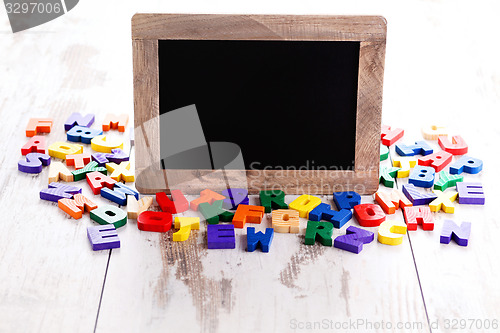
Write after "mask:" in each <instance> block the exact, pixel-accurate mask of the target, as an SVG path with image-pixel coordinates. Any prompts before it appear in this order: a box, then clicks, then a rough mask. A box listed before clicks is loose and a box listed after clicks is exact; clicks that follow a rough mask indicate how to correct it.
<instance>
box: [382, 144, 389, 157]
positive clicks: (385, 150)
mask: <svg viewBox="0 0 500 333" xmlns="http://www.w3.org/2000/svg"><path fill="white" fill-rule="evenodd" d="M388 158H389V147H387V146H384V145H380V161H385V160H386V159H388Z"/></svg>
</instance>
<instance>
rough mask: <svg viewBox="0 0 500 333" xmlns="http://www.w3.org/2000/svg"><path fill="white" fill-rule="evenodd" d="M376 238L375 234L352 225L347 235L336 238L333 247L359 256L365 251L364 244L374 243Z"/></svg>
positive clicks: (347, 230)
mask: <svg viewBox="0 0 500 333" xmlns="http://www.w3.org/2000/svg"><path fill="white" fill-rule="evenodd" d="M374 238H375V237H374V233H373V232H371V231H368V230H365V229H361V228H357V227H354V226H352V225H351V226H349V228H347V229H346V234H345V235H342V236H338V237H337V238H335V241H334V242H333V247H336V248H337V249H341V250H345V251H349V252H352V253H356V254H358V253H360V252H361V251H362V250H363V244H369V243H371V242H373V239H374Z"/></svg>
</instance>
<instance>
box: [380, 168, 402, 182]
mask: <svg viewBox="0 0 500 333" xmlns="http://www.w3.org/2000/svg"><path fill="white" fill-rule="evenodd" d="M399 170H401V168H396V167H390V168H388V167H385V166H383V167H380V175H379V183H381V184H384V186H385V187H394V177H396V175H397V174H398V172H399Z"/></svg>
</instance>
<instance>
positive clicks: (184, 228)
mask: <svg viewBox="0 0 500 333" xmlns="http://www.w3.org/2000/svg"><path fill="white" fill-rule="evenodd" d="M174 224H175V228H176V229H179V231H177V232H175V233H174V234H173V235H172V240H173V241H174V242H184V241H186V240H187V239H188V238H189V235H190V233H191V230H199V229H200V218H199V217H180V216H177V217H176V218H175V220H174Z"/></svg>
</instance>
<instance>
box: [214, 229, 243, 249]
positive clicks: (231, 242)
mask: <svg viewBox="0 0 500 333" xmlns="http://www.w3.org/2000/svg"><path fill="white" fill-rule="evenodd" d="M207 247H208V248H209V249H234V248H235V247H236V241H235V236H234V225H232V224H209V225H207Z"/></svg>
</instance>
